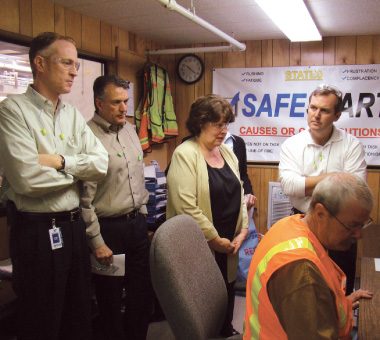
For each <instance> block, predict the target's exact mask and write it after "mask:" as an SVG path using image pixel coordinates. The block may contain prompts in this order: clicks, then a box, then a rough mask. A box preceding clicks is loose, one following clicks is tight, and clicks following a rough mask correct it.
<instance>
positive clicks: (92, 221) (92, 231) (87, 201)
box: [80, 182, 104, 250]
mask: <svg viewBox="0 0 380 340" xmlns="http://www.w3.org/2000/svg"><path fill="white" fill-rule="evenodd" d="M97 187H98V185H97V182H81V183H80V190H81V193H80V205H81V208H82V218H83V220H84V222H85V224H86V234H87V240H88V245H89V247H90V248H91V249H92V250H94V249H96V248H98V247H100V246H101V245H103V244H104V240H103V237H102V235H101V234H100V224H99V221H98V217H97V215H96V213H95V207H94V206H93V204H92V203H93V201H94V198H95V195H96V191H97Z"/></svg>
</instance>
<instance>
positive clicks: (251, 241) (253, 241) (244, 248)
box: [236, 208, 260, 283]
mask: <svg viewBox="0 0 380 340" xmlns="http://www.w3.org/2000/svg"><path fill="white" fill-rule="evenodd" d="M251 210H253V208H252V209H251ZM252 212H253V211H249V214H248V216H249V225H248V236H247V238H246V239H245V240H244V242H243V244H242V245H241V247H240V249H239V264H238V271H237V277H236V281H237V282H244V283H245V282H246V281H247V276H248V270H249V265H250V264H251V259H252V255H253V253H254V252H255V249H256V247H257V244H258V243H259V239H260V237H259V234H258V233H257V231H256V226H255V222H254V220H253V213H252Z"/></svg>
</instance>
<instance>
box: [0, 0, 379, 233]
mask: <svg viewBox="0 0 380 340" xmlns="http://www.w3.org/2000/svg"><path fill="white" fill-rule="evenodd" d="M0 6H1V8H2V11H3V13H7V15H4V16H3V17H2V19H1V21H0V30H1V31H0V36H1V35H3V36H6V35H8V34H11V35H13V36H16V37H19V38H20V39H21V40H23V39H24V40H25V41H27V39H28V38H29V39H30V38H31V37H33V36H35V35H36V34H38V33H40V32H42V31H47V30H49V31H56V32H59V33H61V34H66V35H70V36H72V37H73V38H74V39H75V40H76V41H77V45H78V49H79V50H80V51H81V52H82V53H87V54H92V55H97V56H100V57H101V56H103V57H105V58H116V57H117V56H116V52H115V50H116V47H118V48H119V50H120V51H124V52H123V56H124V57H122V58H120V60H119V65H118V71H119V74H120V75H121V76H124V77H126V78H130V79H134V77H136V74H137V73H138V72H139V70H140V68H141V65H142V64H143V63H144V62H145V61H146V57H145V50H146V49H154V48H161V47H173V46H160V45H158V44H156V43H154V42H152V41H147V40H144V39H142V38H141V37H139V36H136V35H135V34H133V33H131V32H127V31H125V30H122V29H120V28H118V27H116V26H113V25H109V24H107V23H104V22H102V21H100V20H98V19H94V18H91V17H88V16H85V15H82V14H80V13H76V12H73V11H71V10H69V9H67V8H64V7H62V6H60V5H57V4H54V3H52V2H51V1H50V0H0ZM217 45H220V44H217ZM246 45H247V49H246V51H245V52H229V53H226V52H224V53H222V52H221V53H200V54H199V56H200V57H201V58H202V59H203V61H204V64H205V73H204V76H203V78H202V79H201V80H200V81H199V82H197V83H196V84H193V85H186V84H184V83H182V82H181V81H179V79H178V77H177V75H176V72H175V65H176V63H177V61H178V59H179V58H180V57H181V55H162V56H154V57H151V61H154V62H157V63H159V64H161V65H162V66H164V67H165V68H166V69H167V70H168V71H169V75H170V79H171V89H172V94H173V98H174V101H175V110H176V114H177V120H178V126H179V137H177V138H176V139H175V140H172V141H171V142H169V143H168V144H164V145H160V146H156V147H155V148H154V149H153V152H152V153H151V154H149V155H148V156H147V157H146V161H147V162H148V161H149V160H150V159H158V160H159V163H160V165H161V167H162V168H165V167H166V165H167V163H168V162H169V160H170V156H171V154H172V152H173V150H174V148H175V146H176V144H178V143H179V142H180V141H181V139H182V138H183V137H184V136H186V135H187V131H186V128H185V122H186V118H187V115H188V110H189V107H190V105H191V103H192V102H193V101H194V100H195V99H196V98H197V97H199V96H201V95H204V94H208V93H211V92H212V70H213V69H214V68H220V67H225V68H228V67H276V66H302V65H304V66H308V65H341V64H372V63H375V64H380V34H379V35H371V36H354V35H353V36H348V37H326V38H324V39H323V41H320V42H305V43H290V42H289V41H288V40H285V39H273V40H260V41H247V42H246ZM196 46H204V45H202V44H200V45H196ZM206 46H212V44H208V45H206ZM131 55H132V56H134V57H132V58H131ZM136 60H138V62H135V61H136ZM115 69H116V66H115ZM136 93H137V96H138V95H139V93H138V89H137V91H136ZM249 176H250V178H251V181H252V183H253V185H254V189H255V193H256V196H257V197H258V202H257V212H256V223H257V226H258V229H259V230H260V232H265V231H266V224H267V200H268V182H269V181H276V180H277V178H278V168H277V166H259V165H254V164H252V165H250V166H249ZM379 181H380V171H379V170H370V171H369V174H368V182H369V185H370V187H371V188H372V190H373V192H374V196H375V201H376V204H375V209H374V211H373V213H372V217H373V218H374V219H375V220H376V221H377V222H380V210H379V207H378V205H379V204H378V203H379V194H380V192H379V184H380V183H379Z"/></svg>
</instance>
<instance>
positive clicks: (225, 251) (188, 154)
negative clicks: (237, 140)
mask: <svg viewBox="0 0 380 340" xmlns="http://www.w3.org/2000/svg"><path fill="white" fill-rule="evenodd" d="M233 120H234V115H233V112H232V107H231V105H230V104H229V103H228V101H227V100H225V99H223V98H222V97H219V96H216V95H208V96H205V97H200V98H198V99H197V100H196V101H195V102H194V103H193V104H192V105H191V109H190V113H189V118H188V120H187V122H186V126H187V128H188V130H189V131H190V133H191V135H192V137H191V138H190V139H188V140H186V141H185V142H183V143H182V144H181V145H179V146H178V147H177V148H176V150H175V151H174V153H173V157H172V160H171V164H170V168H169V171H168V175H167V185H168V203H167V211H166V214H167V218H170V217H173V216H175V215H179V214H187V215H190V216H192V217H193V218H194V219H195V221H196V222H197V223H198V225H199V227H200V228H201V229H202V231H203V233H204V235H205V238H206V240H207V241H208V244H209V246H210V248H211V249H212V251H213V252H214V254H215V259H216V262H217V263H218V266H219V268H220V270H221V272H222V275H223V278H224V280H225V282H226V287H227V292H228V312H227V316H226V320H225V323H224V327H223V329H222V333H221V335H223V336H231V335H234V334H237V332H236V331H235V330H234V329H233V327H232V318H233V308H234V290H233V285H234V282H235V279H236V271H237V263H238V250H239V248H240V246H241V244H242V242H243V241H244V239H245V238H246V236H247V232H248V229H247V227H248V219H247V209H246V205H245V202H244V196H243V195H244V192H243V188H242V184H241V181H240V176H239V166H238V161H237V159H236V157H235V155H234V153H233V152H232V151H231V150H230V149H229V148H228V147H226V146H225V145H223V140H224V137H225V135H226V133H227V127H228V124H229V123H230V122H232V121H233Z"/></svg>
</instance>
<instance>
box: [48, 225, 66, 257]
mask: <svg viewBox="0 0 380 340" xmlns="http://www.w3.org/2000/svg"><path fill="white" fill-rule="evenodd" d="M49 236H50V244H51V249H52V250H55V249H59V248H62V247H63V239H62V233H61V228H57V227H56V225H55V220H54V219H53V221H52V228H51V229H49Z"/></svg>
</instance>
